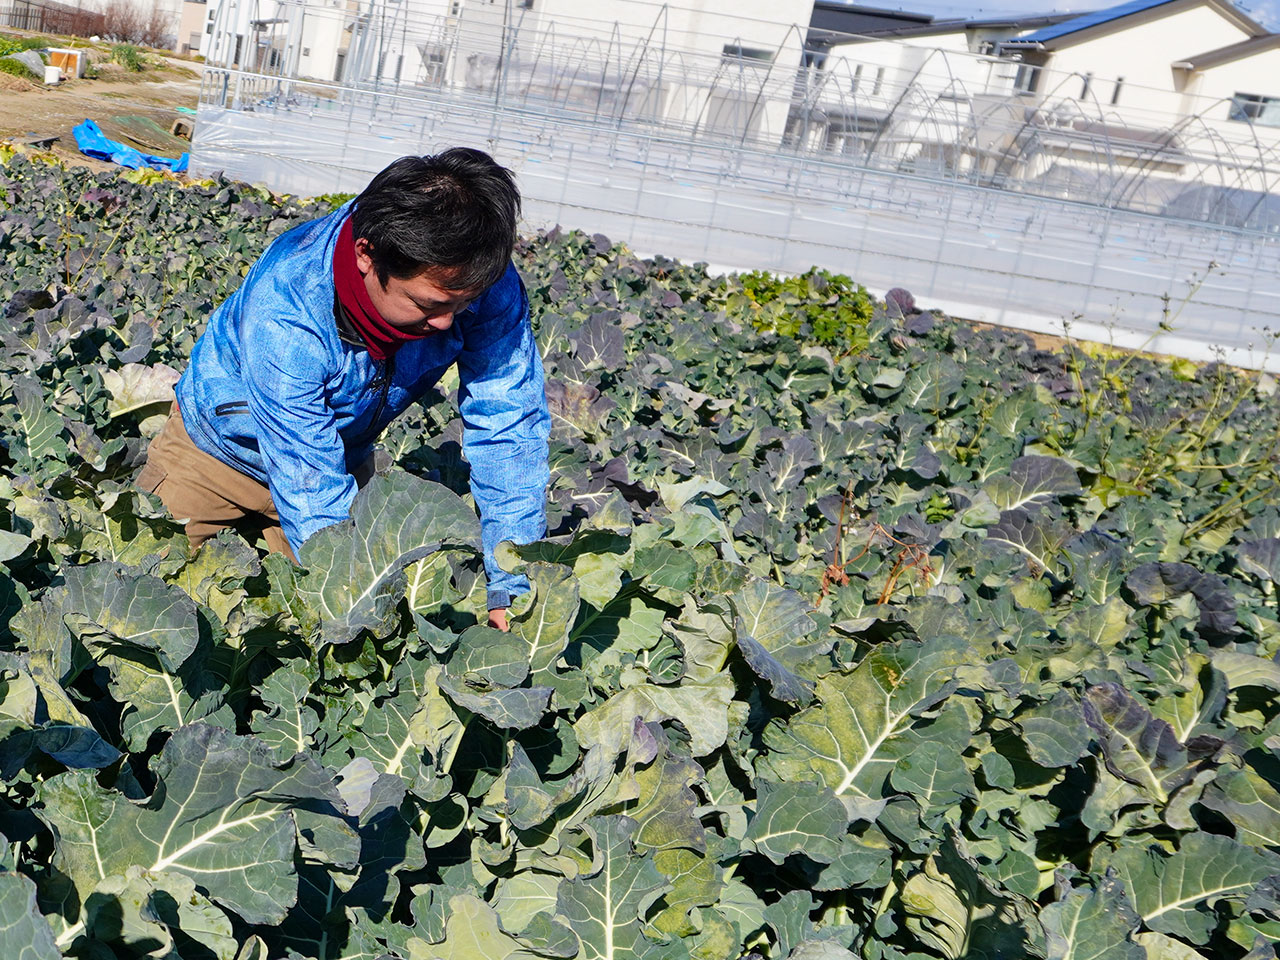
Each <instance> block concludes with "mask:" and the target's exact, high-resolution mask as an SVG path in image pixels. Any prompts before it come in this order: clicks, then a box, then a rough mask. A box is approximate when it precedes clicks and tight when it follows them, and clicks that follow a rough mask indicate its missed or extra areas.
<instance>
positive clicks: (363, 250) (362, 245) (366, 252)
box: [356, 237, 373, 273]
mask: <svg viewBox="0 0 1280 960" xmlns="http://www.w3.org/2000/svg"><path fill="white" fill-rule="evenodd" d="M372 250H373V245H372V244H371V243H369V241H368V239H367V238H365V237H360V238H359V239H358V240H356V269H357V270H359V271H360V272H361V273H368V272H369V271H370V270H372V269H373V257H372V256H370V252H371V251H372Z"/></svg>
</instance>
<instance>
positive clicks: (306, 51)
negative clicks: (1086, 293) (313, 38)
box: [302, 47, 311, 57]
mask: <svg viewBox="0 0 1280 960" xmlns="http://www.w3.org/2000/svg"><path fill="white" fill-rule="evenodd" d="M302 55H303V56H304V57H309V56H311V48H310V47H303V48H302Z"/></svg>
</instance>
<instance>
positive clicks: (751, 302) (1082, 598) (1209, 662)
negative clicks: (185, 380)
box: [0, 150, 1280, 960]
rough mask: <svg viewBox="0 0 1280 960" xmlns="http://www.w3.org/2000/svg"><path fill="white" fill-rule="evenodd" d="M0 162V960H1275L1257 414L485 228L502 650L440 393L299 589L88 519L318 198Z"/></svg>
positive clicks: (134, 463) (1187, 379)
mask: <svg viewBox="0 0 1280 960" xmlns="http://www.w3.org/2000/svg"><path fill="white" fill-rule="evenodd" d="M0 164H2V165H0V258H3V263H4V264H5V269H4V270H3V271H0V344H2V349H0V460H2V465H3V472H2V473H0V504H2V505H3V519H0V671H2V672H0V725H2V727H3V729H2V730H0V834H2V835H3V837H4V839H5V841H6V842H5V843H4V844H3V846H0V917H2V918H3V922H0V956H4V957H10V956H12V957H22V958H23V960H46V958H57V957H60V956H64V955H65V956H74V957H82V958H93V960H97V958H111V957H138V956H149V957H157V958H178V957H180V958H183V960H205V958H217V960H266V958H273V960H274V958H280V957H299V958H315V960H338V958H344V960H354V958H365V957H367V958H369V960H374V958H382V957H392V958H400V960H433V958H441V960H461V958H466V960H489V958H493V960H509V958H520V960H531V958H561V960H570V958H575V957H576V958H580V960H633V958H634V960H640V958H645V960H667V958H672V960H683V958H696V960H737V958H743V960H746V958H750V960H781V958H788V957H789V958H794V960H847V958H850V957H856V958H864V960H924V958H947V960H950V958H1021V957H1044V958H1053V960H1069V958H1070V960H1077V958H1085V957H1088V958H1094V960H1141V958H1143V957H1146V958H1150V960H1195V958H1198V957H1204V958H1212V960H1216V958H1226V960H1245V958H1248V960H1265V958H1274V957H1275V948H1274V944H1275V943H1276V942H1277V941H1278V940H1280V701H1278V698H1277V691H1280V593H1278V591H1277V582H1280V470H1278V469H1277V468H1278V467H1280V397H1278V396H1277V384H1276V381H1275V379H1274V378H1272V377H1270V376H1268V375H1266V374H1259V373H1256V372H1247V371H1237V370H1234V369H1231V368H1228V367H1226V366H1223V365H1220V364H1212V365H1208V366H1201V367H1196V366H1194V365H1192V364H1190V363H1187V362H1175V363H1172V364H1170V363H1167V362H1164V361H1159V360H1155V359H1152V358H1148V357H1145V356H1143V355H1140V354H1133V353H1126V354H1118V353H1113V352H1111V351H1108V350H1103V349H1098V348H1093V349H1090V350H1088V351H1086V350H1084V349H1082V348H1080V347H1079V346H1078V345H1072V344H1067V345H1066V347H1065V349H1062V350H1045V349H1040V348H1038V347H1037V346H1036V344H1035V343H1033V342H1032V340H1031V339H1030V338H1028V337H1025V336H1023V335H1020V334H1017V333H1014V332H1011V331H1007V330H1000V329H991V328H985V329H976V328H974V327H972V326H969V325H966V324H964V323H961V322H957V321H954V320H951V319H949V318H946V317H943V316H939V315H936V314H933V313H928V312H921V311H918V310H917V309H915V306H914V302H913V300H912V297H911V296H910V294H908V293H906V292H905V291H894V292H891V294H890V297H889V301H888V302H875V301H873V300H872V299H871V298H870V297H868V296H867V295H866V294H865V292H864V291H862V290H861V289H860V288H859V287H858V286H857V285H856V283H854V282H852V281H849V280H848V279H847V278H842V277H838V276H830V275H825V274H813V275H810V276H806V277H801V278H793V279H788V280H779V279H777V278H773V277H768V276H764V275H759V274H746V275H742V276H739V277H729V278H718V277H711V276H708V274H707V273H706V271H705V270H704V269H702V268H700V267H698V266H696V265H694V266H690V265H683V264H679V263H676V262H674V261H669V260H665V259H662V258H656V259H652V260H641V259H638V258H637V257H635V256H634V255H632V254H631V253H630V252H629V251H628V250H627V249H625V248H624V247H622V246H620V245H616V244H612V243H611V242H610V241H609V240H608V239H607V238H605V237H602V236H587V235H584V234H580V233H560V232H558V231H552V232H550V233H542V234H539V235H536V236H530V237H528V238H526V239H525V240H524V241H522V243H521V244H520V246H519V248H518V250H517V265H518V266H519V267H520V269H521V271H522V274H523V276H524V278H525V282H526V286H527V289H528V292H529V297H530V302H531V307H532V313H533V318H534V324H535V329H536V331H537V334H538V339H539V342H540V344H541V346H542V349H543V353H544V357H545V364H546V369H547V375H548V400H549V403H550V405H551V409H552V413H553V420H554V428H553V434H552V440H551V464H552V484H551V491H550V507H549V524H550V528H551V536H550V538H549V539H548V540H546V541H543V542H540V543H536V544H532V545H528V546H519V547H507V548H504V549H505V562H506V563H508V564H509V565H517V566H521V567H522V568H523V569H525V570H526V571H527V572H528V575H529V577H530V580H531V582H532V584H533V586H534V589H533V591H532V593H531V594H529V595H527V596H526V597H524V598H521V599H520V600H519V601H517V604H516V606H515V607H513V609H512V618H511V619H512V631H511V632H510V633H509V634H502V633H499V632H497V631H494V630H491V629H490V628H488V627H487V626H483V625H481V622H482V620H483V619H484V612H485V611H484V600H485V592H484V584H483V576H482V574H481V572H480V564H479V553H478V547H479V524H478V521H477V520H476V519H475V517H474V511H473V510H472V508H471V505H470V501H469V496H468V494H467V473H466V465H465V463H464V462H463V461H462V459H461V457H460V441H461V424H460V422H459V420H458V418H457V416H456V413H455V406H454V404H453V403H452V400H451V398H450V397H449V396H448V393H449V389H450V384H449V381H448V380H446V381H445V383H444V384H443V385H442V386H443V388H444V390H443V392H442V395H441V396H439V397H438V398H437V399H438V402H436V403H432V404H428V405H424V406H423V407H421V408H419V409H415V410H414V411H411V412H410V413H409V414H408V415H406V416H405V417H404V418H402V419H401V420H400V421H399V422H398V423H397V424H395V425H394V426H393V428H392V429H391V430H390V431H388V433H387V435H386V436H385V437H384V438H383V447H384V449H385V451H386V457H385V458H384V460H385V461H386V463H385V465H384V466H385V467H386V468H385V469H384V470H383V471H382V472H381V473H380V475H379V476H378V477H377V478H375V479H374V480H373V481H372V482H371V483H370V484H369V485H368V486H367V487H366V488H365V490H364V491H362V493H361V495H360V497H359V499H358V500H357V502H356V505H355V507H354V509H353V516H352V520H351V522H350V523H348V524H345V525H338V526H334V527H330V528H327V529H326V530H324V531H322V532H321V533H320V534H317V535H316V536H315V537H313V538H312V539H311V540H310V541H308V543H307V544H306V546H305V547H304V549H303V550H302V553H301V556H300V561H301V567H295V566H293V565H292V564H290V563H289V562H288V561H285V560H283V559H282V558H280V557H278V556H266V555H264V554H263V553H261V552H260V551H259V549H258V547H257V545H254V544H249V543H247V542H245V541H244V540H243V539H241V538H239V537H238V536H235V535H232V534H225V535H223V536H220V537H219V538H217V539H216V540H213V541H211V542H210V543H209V544H208V545H206V546H205V547H204V549H202V550H201V551H200V552H199V553H198V554H196V555H194V556H192V555H190V552H189V550H188V546H187V541H186V538H185V536H184V535H183V534H182V532H181V528H180V527H179V526H178V525H177V524H175V523H173V522H172V521H170V520H169V519H168V518H167V517H166V516H165V514H164V511H163V510H162V508H161V507H160V505H159V503H158V501H157V500H155V499H154V498H152V497H149V496H147V495H144V494H141V493H140V492H138V491H137V490H136V489H135V488H134V487H133V486H132V484H131V478H132V477H133V476H134V475H135V474H136V472H137V470H138V468H139V467H140V465H141V463H142V459H143V457H144V455H145V449H146V442H147V437H148V436H150V435H151V434H152V433H154V432H155V430H157V429H158V426H159V423H160V422H161V421H162V420H163V417H164V415H165V413H166V411H167V409H168V405H169V402H170V390H171V386H172V384H173V382H174V381H175V380H176V378H177V375H178V372H179V371H180V370H181V369H182V368H183V365H184V364H185V362H186V357H187V356H188V354H189V352H190V349H191V347H192V345H193V343H194V341H195V338H196V336H197V335H198V333H199V331H200V329H201V327H202V323H203V320H204V318H205V317H206V316H207V314H208V312H209V311H210V309H211V308H212V307H213V305H214V304H216V303H218V302H219V301H220V300H221V299H222V298H224V297H225V296H227V295H228V294H229V293H230V292H231V291H232V290H233V289H234V288H235V286H236V285H237V284H238V282H239V280H240V278H241V277H242V276H243V274H244V272H245V271H246V270H247V269H248V267H249V265H250V264H251V263H252V262H253V260H254V259H255V257H256V256H257V255H258V254H259V253H260V252H261V251H262V249H264V247H265V245H266V244H267V243H268V242H269V241H270V239H271V238H272V237H274V236H278V235H279V234H280V233H282V232H283V231H285V230H287V229H289V228H290V227H291V226H294V225H296V224H298V223H301V222H303V221H304V220H305V219H308V218H310V217H313V216H318V215H321V214H323V213H326V212H328V210H329V209H331V207H330V205H329V204H328V203H327V202H325V201H303V200H298V199H294V198H278V197H272V196H270V195H269V194H267V193H265V192H264V191H261V190H258V189H255V188H251V187H247V186H245V185H243V184H237V183H231V182H199V183H194V184H189V185H183V184H180V183H178V182H176V181H174V180H172V179H166V178H164V177H162V176H160V175H159V174H143V175H130V176H128V177H123V176H118V175H116V174H113V173H90V172H87V171H85V170H84V169H76V168H68V167H64V166H61V165H60V164H58V163H56V162H51V161H48V160H45V159H42V158H40V157H39V156H36V157H32V156H29V155H24V154H21V153H13V152H12V151H8V150H0ZM855 279H856V278H855ZM455 383H456V381H455Z"/></svg>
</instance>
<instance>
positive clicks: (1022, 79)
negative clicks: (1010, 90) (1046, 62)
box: [1013, 63, 1040, 93]
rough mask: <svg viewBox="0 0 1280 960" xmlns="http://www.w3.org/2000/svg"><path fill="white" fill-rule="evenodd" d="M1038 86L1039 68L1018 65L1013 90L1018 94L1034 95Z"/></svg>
mask: <svg viewBox="0 0 1280 960" xmlns="http://www.w3.org/2000/svg"><path fill="white" fill-rule="evenodd" d="M1039 85H1040V68H1039V67H1037V66H1035V65H1034V64H1030V63H1020V64H1018V73H1017V75H1016V76H1015V77H1014V78H1013V86H1014V89H1015V90H1017V91H1018V92H1019V93H1035V92H1036V87H1038V86H1039Z"/></svg>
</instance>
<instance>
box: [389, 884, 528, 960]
mask: <svg viewBox="0 0 1280 960" xmlns="http://www.w3.org/2000/svg"><path fill="white" fill-rule="evenodd" d="M408 946H409V960H536V958H537V954H535V953H533V952H531V951H529V950H526V949H525V947H524V946H523V945H522V944H521V943H520V941H519V940H517V939H515V938H514V937H512V936H509V935H507V934H506V933H504V932H503V931H502V928H501V927H500V926H499V925H498V915H497V914H496V913H495V912H494V910H493V908H492V907H491V906H489V904H487V903H485V902H484V901H483V900H481V899H479V898H477V897H473V896H471V895H469V894H459V895H457V896H455V897H450V898H449V919H448V920H447V921H446V923H445V937H444V941H443V942H442V943H435V944H430V943H427V942H426V941H424V940H420V939H418V938H416V937H415V938H414V939H412V940H410V941H409V944H408Z"/></svg>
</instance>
